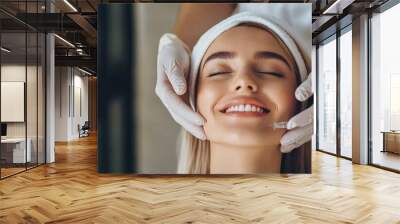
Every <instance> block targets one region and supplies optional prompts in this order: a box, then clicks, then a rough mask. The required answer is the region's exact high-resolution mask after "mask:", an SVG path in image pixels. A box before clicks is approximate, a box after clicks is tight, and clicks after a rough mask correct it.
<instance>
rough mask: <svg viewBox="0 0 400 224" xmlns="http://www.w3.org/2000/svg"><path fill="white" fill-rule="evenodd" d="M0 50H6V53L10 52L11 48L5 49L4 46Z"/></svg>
mask: <svg viewBox="0 0 400 224" xmlns="http://www.w3.org/2000/svg"><path fill="white" fill-rule="evenodd" d="M1 50H2V51H4V52H6V53H10V52H11V50H9V49H7V48H5V47H1Z"/></svg>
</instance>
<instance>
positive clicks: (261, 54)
mask: <svg viewBox="0 0 400 224" xmlns="http://www.w3.org/2000/svg"><path fill="white" fill-rule="evenodd" d="M236 55H237V54H236V53H235V52H231V51H218V52H215V53H213V54H211V55H210V56H208V57H207V59H206V60H205V61H204V64H203V67H204V66H205V64H206V63H207V62H209V61H211V60H214V59H231V58H234V57H236ZM255 57H256V58H265V59H277V60H279V61H282V62H283V63H285V64H286V65H287V66H288V67H289V69H291V67H290V65H289V62H288V61H287V60H286V59H285V58H284V57H283V56H282V55H280V54H277V53H275V52H271V51H258V52H257V53H256V55H255Z"/></svg>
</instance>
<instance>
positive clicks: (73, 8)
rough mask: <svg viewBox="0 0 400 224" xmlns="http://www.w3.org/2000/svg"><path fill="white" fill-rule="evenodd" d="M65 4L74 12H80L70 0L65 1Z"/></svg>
mask: <svg viewBox="0 0 400 224" xmlns="http://www.w3.org/2000/svg"><path fill="white" fill-rule="evenodd" d="M64 3H65V4H67V5H68V6H69V7H70V8H71V9H72V10H73V11H74V12H78V10H77V9H76V8H75V7H74V6H73V5H72V4H71V3H70V2H69V1H68V0H64Z"/></svg>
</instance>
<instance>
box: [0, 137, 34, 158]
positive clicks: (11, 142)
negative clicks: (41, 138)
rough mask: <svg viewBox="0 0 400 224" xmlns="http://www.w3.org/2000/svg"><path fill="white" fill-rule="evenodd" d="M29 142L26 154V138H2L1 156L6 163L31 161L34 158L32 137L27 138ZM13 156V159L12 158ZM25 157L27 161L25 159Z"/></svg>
mask: <svg viewBox="0 0 400 224" xmlns="http://www.w3.org/2000/svg"><path fill="white" fill-rule="evenodd" d="M26 142H27V143H28V144H27V146H28V147H26V154H25V138H6V139H1V157H2V159H5V160H6V163H25V162H30V161H31V158H32V154H31V145H32V141H31V139H30V138H28V139H27V140H26ZM11 158H12V159H11ZM25 158H26V159H27V161H25Z"/></svg>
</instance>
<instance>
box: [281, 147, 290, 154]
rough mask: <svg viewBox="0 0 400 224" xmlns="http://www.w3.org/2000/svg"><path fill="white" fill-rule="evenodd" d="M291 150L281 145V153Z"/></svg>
mask: <svg viewBox="0 0 400 224" xmlns="http://www.w3.org/2000/svg"><path fill="white" fill-rule="evenodd" d="M290 151H291V150H290V149H289V148H288V147H287V146H286V145H281V153H288V152H290Z"/></svg>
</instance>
